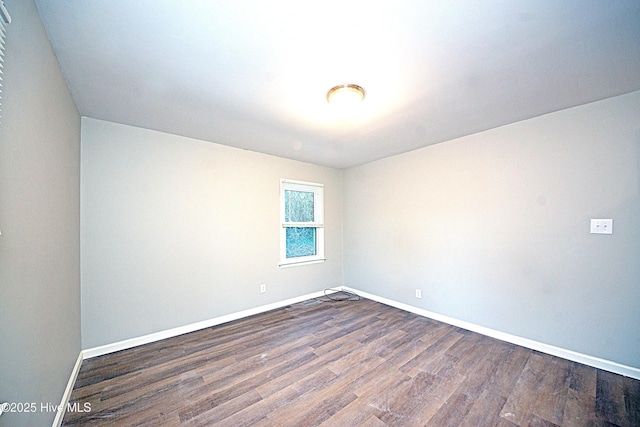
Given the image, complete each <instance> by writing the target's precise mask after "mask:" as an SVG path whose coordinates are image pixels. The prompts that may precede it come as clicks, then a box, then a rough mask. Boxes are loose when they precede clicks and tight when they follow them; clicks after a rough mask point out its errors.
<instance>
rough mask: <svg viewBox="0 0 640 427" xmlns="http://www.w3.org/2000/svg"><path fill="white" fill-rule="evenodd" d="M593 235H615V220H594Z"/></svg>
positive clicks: (592, 224)
mask: <svg viewBox="0 0 640 427" xmlns="http://www.w3.org/2000/svg"><path fill="white" fill-rule="evenodd" d="M591 234H613V220H612V219H592V220H591Z"/></svg>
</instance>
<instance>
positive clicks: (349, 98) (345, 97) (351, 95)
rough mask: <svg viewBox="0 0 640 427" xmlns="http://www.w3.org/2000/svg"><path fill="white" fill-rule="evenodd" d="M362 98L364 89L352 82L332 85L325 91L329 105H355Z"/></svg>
mask: <svg viewBox="0 0 640 427" xmlns="http://www.w3.org/2000/svg"><path fill="white" fill-rule="evenodd" d="M363 99H364V89H363V88H362V87H360V86H358V85H354V84H344V85H338V86H334V87H332V88H331V89H329V92H327V101H328V102H329V104H331V105H337V106H349V105H356V104H358V103H360V102H361V101H362V100H363Z"/></svg>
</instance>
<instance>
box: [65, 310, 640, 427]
mask: <svg viewBox="0 0 640 427" xmlns="http://www.w3.org/2000/svg"><path fill="white" fill-rule="evenodd" d="M70 403H71V411H69V412H67V414H66V415H65V418H64V423H63V425H64V426H75V425H109V426H135V425H145V426H147V425H158V426H210V425H219V426H234V427H236V426H244V425H251V426H320V425H322V426H422V425H426V426H473V427H483V426H498V427H509V426H510V427H513V426H547V427H549V426H609V427H611V426H640V381H637V380H633V379H629V378H625V377H621V376H619V375H614V374H611V373H608V372H604V371H600V370H597V369H594V368H591V367H587V366H584V365H581V364H578V363H574V362H570V361H567V360H564V359H560V358H557V357H552V356H549V355H545V354H542V353H539V352H536V351H533V350H528V349H525V348H522V347H518V346H515V345H512V344H508V343H505V342H502V341H498V340H495V339H492V338H488V337H485V336H482V335H479V334H476V333H472V332H468V331H465V330H462V329H459V328H456V327H452V326H449V325H446V324H443V323H439V322H436V321H433V320H430V319H426V318H424V317H420V316H417V315H414V314H411V313H407V312H405V311H402V310H398V309H395V308H392V307H388V306H386V305H382V304H379V303H376V302H373V301H369V300H364V299H363V300H360V301H348V302H346V301H343V302H327V301H324V302H318V301H316V300H312V301H309V302H305V303H300V304H295V305H292V306H288V307H285V308H281V309H277V310H273V311H270V312H268V313H263V314H259V315H256V316H252V317H250V318H246V319H242V320H239V321H235V322H231V323H227V324H224V325H220V326H217V327H213V328H208V329H204V330H201V331H197V332H194V333H190V334H186V335H182V336H179V337H175V338H171V339H167V340H164V341H160V342H156V343H152V344H148V345H144V346H140V347H137V348H133V349H129V350H125V351H121V352H118V353H113V354H109V355H105V356H101V357H96V358H93V359H88V360H85V361H84V362H83V364H82V367H81V370H80V373H79V375H78V379H77V381H76V384H75V388H74V390H73V394H72V398H71V402H70ZM88 407H90V409H91V410H90V411H88V412H82V410H85V409H87V408H88Z"/></svg>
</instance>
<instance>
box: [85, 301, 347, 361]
mask: <svg viewBox="0 0 640 427" xmlns="http://www.w3.org/2000/svg"><path fill="white" fill-rule="evenodd" d="M331 292H332V293H333V292H334V291H331ZM321 296H324V292H323V291H321V292H314V293H311V294H307V295H302V296H299V297H295V298H290V299H287V300H284V301H279V302H274V303H272V304H267V305H261V306H259V307H256V308H250V309H248V310H243V311H239V312H237V313H231V314H227V315H225V316H220V317H215V318H213V319H208V320H204V321H202V322H197V323H192V324H190V325H185V326H180V327H178V328H172V329H167V330H165V331H160V332H155V333H153V334H149V335H144V336H141V337H137V338H131V339H127V340H123V341H118V342H115V343H112V344H106V345H102V346H99V347H93V348H89V349H86V350H83V351H82V356H83V358H84V359H90V358H92V357H96V356H102V355H103V354H109V353H114V352H116V351H120V350H126V349H128V348H133V347H137V346H139V345H143V344H149V343H152V342H155V341H160V340H164V339H167V338H172V337H176V336H178V335H183V334H187V333H189V332H195V331H198V330H200V329H205V328H210V327H211V326H217V325H221V324H223V323H227V322H231V321H233V320H238V319H242V318H244V317H249V316H253V315H254V314H260V313H264V312H266V311H269V310H275V309H276V308H281V307H286V306H287V305H291V304H296V303H298V302H302V301H306V300H308V299H311V298H318V297H321Z"/></svg>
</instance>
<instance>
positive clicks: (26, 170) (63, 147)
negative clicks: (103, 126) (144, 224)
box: [0, 0, 81, 426]
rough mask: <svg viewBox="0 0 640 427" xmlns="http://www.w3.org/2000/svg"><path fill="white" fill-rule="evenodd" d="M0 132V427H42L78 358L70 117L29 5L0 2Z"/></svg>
mask: <svg viewBox="0 0 640 427" xmlns="http://www.w3.org/2000/svg"><path fill="white" fill-rule="evenodd" d="M6 5H7V8H8V9H9V11H10V13H11V17H12V18H13V23H12V24H11V25H10V26H9V27H8V35H7V50H6V56H5V68H4V75H3V100H2V110H3V111H2V116H3V117H2V124H1V125H0V229H1V230H2V236H0V295H1V296H0V401H8V402H29V403H30V402H34V403H37V411H36V413H34V414H13V413H6V414H3V415H2V417H1V418H0V426H42V425H51V423H52V422H53V419H54V417H55V415H56V414H55V413H54V412H46V411H44V412H41V411H40V404H41V403H45V404H46V403H51V404H55V405H59V404H60V400H61V398H62V394H63V392H64V389H65V386H66V384H67V382H68V380H69V376H70V375H71V371H72V368H73V366H74V364H75V362H76V360H77V358H78V355H79V354H80V348H81V347H80V116H79V115H78V112H77V110H76V108H75V105H74V103H73V100H72V99H71V96H70V94H69V91H68V89H67V85H66V83H65V81H64V79H63V77H62V74H61V72H60V69H59V68H58V63H57V61H56V58H55V56H54V55H53V51H52V50H51V47H50V45H49V41H48V39H47V36H46V34H45V32H44V28H43V27H42V24H41V22H40V17H39V16H38V12H37V10H36V8H35V6H34V4H33V2H32V1H31V0H28V1H27V0H19V1H18V0H8V1H7V2H6Z"/></svg>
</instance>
